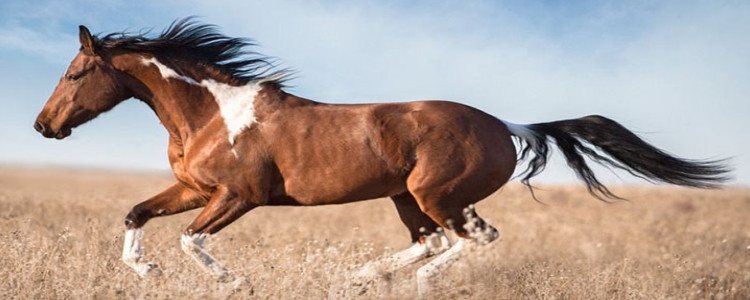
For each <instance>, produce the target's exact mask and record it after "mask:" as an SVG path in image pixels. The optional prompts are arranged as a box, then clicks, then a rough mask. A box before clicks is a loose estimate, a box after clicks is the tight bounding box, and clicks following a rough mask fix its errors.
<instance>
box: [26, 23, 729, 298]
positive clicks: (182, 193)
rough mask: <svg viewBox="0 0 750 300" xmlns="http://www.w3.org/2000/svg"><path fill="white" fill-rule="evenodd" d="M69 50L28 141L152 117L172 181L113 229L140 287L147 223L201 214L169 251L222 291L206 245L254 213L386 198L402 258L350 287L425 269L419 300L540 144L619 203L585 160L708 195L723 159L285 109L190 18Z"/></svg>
mask: <svg viewBox="0 0 750 300" xmlns="http://www.w3.org/2000/svg"><path fill="white" fill-rule="evenodd" d="M79 39H80V44H81V47H80V49H79V52H78V53H77V55H76V56H75V58H74V59H73V61H72V62H71V63H70V65H69V67H68V68H67V70H66V71H65V73H64V74H63V76H62V78H61V79H60V81H59V83H58V85H57V87H56V88H55V90H54V92H53V93H52V95H51V96H50V98H49V100H48V101H47V103H46V104H45V105H44V107H43V109H42V111H41V112H40V113H39V115H38V117H37V118H36V121H35V123H34V128H35V129H36V131H38V132H39V133H41V134H42V135H43V136H44V137H46V138H55V139H63V138H65V137H67V136H69V135H71V133H72V130H73V129H74V128H76V127H77V126H79V125H81V124H84V123H86V122H87V121H89V120H92V119H94V118H95V117H96V116H98V115H99V114H101V113H103V112H106V111H109V110H110V109H112V108H114V107H115V106H116V105H117V104H118V103H120V102H123V101H125V100H127V99H130V98H135V99H139V100H140V101H142V102H144V103H145V104H146V105H148V106H149V107H150V108H151V110H153V111H154V113H155V114H156V116H157V117H158V118H159V120H160V121H161V124H162V125H163V126H164V127H165V128H166V130H167V132H168V133H169V146H168V157H169V163H170V165H171V168H172V170H173V173H174V177H175V178H176V181H177V182H176V183H174V185H172V186H171V187H169V188H167V189H166V190H164V191H163V192H161V193H159V194H157V195H155V196H153V197H151V198H149V199H147V200H145V201H143V202H141V203H139V204H137V205H135V206H134V207H133V208H132V210H130V212H129V213H128V214H127V216H126V217H125V236H124V246H123V251H122V260H123V261H124V263H125V264H127V265H128V266H130V267H131V268H132V269H133V270H134V271H135V272H136V273H137V274H138V275H140V276H148V275H149V274H158V271H159V267H158V266H157V265H156V264H154V263H151V262H148V261H146V260H144V258H143V248H142V243H141V239H142V237H143V226H144V225H145V224H146V223H147V222H148V221H149V220H150V219H152V218H156V217H163V216H168V215H173V214H178V213H181V212H184V211H187V210H192V209H197V208H203V210H202V211H201V212H200V214H199V215H198V216H197V217H196V218H195V220H194V221H193V222H192V223H191V224H190V225H189V226H187V228H186V229H185V230H184V232H183V233H182V236H181V248H182V250H183V251H184V252H185V253H186V254H187V255H189V256H190V257H192V258H193V259H194V260H195V261H196V262H197V264H198V265H199V266H200V267H201V268H203V269H204V270H205V271H207V272H208V273H209V274H211V275H213V276H214V277H216V278H217V279H219V280H222V281H226V280H227V278H230V279H231V278H232V275H231V273H230V272H228V270H227V269H226V268H225V267H224V266H223V265H222V264H221V263H219V262H218V261H217V259H216V258H214V257H213V256H212V255H211V254H209V253H208V252H207V251H206V250H205V249H204V247H203V245H204V241H205V239H206V238H207V237H209V236H210V235H213V234H216V233H217V232H219V231H220V230H221V229H222V228H224V227H225V226H227V225H229V224H230V223H232V222H234V221H235V220H237V219H238V218H239V217H240V216H242V215H244V214H245V213H247V212H249V211H251V210H253V209H254V208H256V207H259V206H264V205H286V206H309V205H326V204H342V203H350V202H355V201H363V200H368V199H374V198H381V197H390V198H391V199H392V201H393V204H394V205H395V206H396V209H397V212H398V215H399V217H400V219H401V221H402V222H403V224H404V225H405V227H406V229H407V230H408V231H409V234H410V235H411V242H412V246H410V247H409V248H407V249H406V250H403V251H400V252H398V253H395V254H393V255H391V256H386V257H384V258H381V259H376V260H374V261H372V262H369V263H367V264H365V265H364V267H362V268H361V269H359V270H358V271H357V272H356V273H355V275H356V276H355V277H354V278H359V279H361V282H370V281H372V280H374V279H376V277H377V276H379V275H382V274H390V273H393V272H395V271H397V270H398V269H401V268H404V267H406V266H408V265H411V264H415V263H417V262H420V261H422V260H425V259H427V258H429V257H435V258H434V259H433V260H432V261H430V262H428V263H427V264H425V265H424V266H422V267H420V268H419V269H418V271H417V274H416V277H417V288H418V291H419V292H420V294H425V293H427V292H429V288H430V285H429V282H430V279H431V278H433V277H434V276H436V275H437V274H440V273H441V272H442V271H443V270H445V269H446V268H448V267H449V266H450V265H451V263H452V262H454V261H455V260H456V258H457V257H459V255H461V253H464V252H465V251H467V250H465V249H467V246H468V245H484V244H487V243H490V242H492V241H494V240H496V239H497V238H498V236H499V234H498V230H497V229H496V228H494V227H493V226H492V225H490V224H488V223H487V222H485V221H484V220H483V219H482V218H481V217H480V216H479V215H478V214H477V213H476V211H475V209H474V206H473V205H474V204H475V203H477V202H478V201H480V200H482V199H484V198H486V197H487V196H489V195H490V194H492V193H494V192H495V191H497V190H498V189H499V188H500V187H502V186H503V185H504V184H505V183H506V182H508V181H509V180H510V179H511V176H512V174H513V173H514V171H515V169H516V165H519V164H523V162H525V161H528V164H527V167H526V169H525V170H524V171H523V172H521V173H520V175H519V176H522V178H521V182H523V183H524V184H526V185H527V186H529V189H530V190H531V191H532V195H533V189H532V187H531V184H530V181H529V180H530V179H531V178H532V177H534V176H536V175H537V174H539V173H540V172H541V171H542V170H543V169H544V167H545V165H546V163H547V159H548V157H549V155H550V146H551V145H557V148H559V150H560V152H562V154H563V155H564V157H565V159H566V161H567V163H568V165H569V166H570V167H571V168H572V169H573V170H574V171H575V172H576V173H577V175H578V177H580V178H581V179H582V180H583V182H584V183H585V184H586V186H587V188H588V191H589V192H590V193H591V194H592V195H594V196H595V197H597V198H599V199H603V200H606V199H619V197H618V196H617V195H615V194H613V193H612V192H610V190H609V189H607V187H606V186H604V185H603V184H602V183H601V182H600V181H599V180H598V179H597V177H596V176H595V174H594V172H593V171H592V170H591V169H590V168H589V166H588V164H587V162H586V160H585V157H588V158H590V159H592V160H593V161H595V162H598V163H600V164H603V165H605V166H610V167H614V168H618V169H621V170H624V171H627V172H629V173H631V174H633V175H636V176H639V177H642V178H644V179H647V180H649V181H655V182H664V183H669V184H675V185H681V186H688V187H696V188H716V187H719V186H720V185H721V183H723V182H725V181H726V180H727V179H728V177H727V174H728V172H729V169H728V168H727V167H726V166H725V164H724V161H723V160H705V161H702V160H688V159H682V158H678V157H675V156H672V155H670V154H667V153H665V152H664V151H662V150H659V149H658V148H656V147H654V146H652V145H650V144H649V143H647V142H645V141H643V140H642V139H641V138H639V137H638V136H637V135H635V134H634V133H632V132H631V131H629V130H628V129H626V128H625V127H623V126H622V125H620V124H619V123H617V122H615V121H613V120H610V119H608V118H606V117H603V116H599V115H591V116H586V117H582V118H577V119H569V120H561V121H554V122H546V123H536V124H515V123H511V122H508V121H505V120H501V119H499V118H497V117H494V116H493V115H490V114H488V113H485V112H483V111H480V110H478V109H476V108H473V107H470V106H467V105H463V104H459V103H456V102H449V101H417V102H404V103H375V104H327V103H323V102H317V101H313V100H309V99H305V98H302V97H298V96H295V95H292V94H290V93H288V92H286V91H285V87H286V85H285V83H286V82H287V81H288V80H290V75H291V74H292V72H290V71H288V70H286V69H281V70H280V69H279V68H278V67H276V66H275V65H274V64H273V62H272V61H271V60H269V58H268V57H266V56H263V55H261V54H259V53H257V52H254V51H251V50H249V47H252V46H255V44H254V42H253V41H252V40H250V39H243V38H231V37H227V36H225V35H223V34H221V33H220V31H219V30H218V28H217V27H216V26H214V25H209V24H203V23H200V22H198V21H195V20H194V19H193V18H185V19H179V20H176V21H174V22H172V24H171V25H169V26H168V27H167V28H166V29H165V30H164V31H162V32H161V33H160V34H158V35H149V34H128V33H125V32H120V33H111V34H107V35H104V36H96V35H92V34H91V33H90V31H89V30H88V29H87V28H86V27H85V26H79ZM516 144H517V145H516ZM517 148H518V149H517ZM535 199H536V197H535ZM449 230H450V231H453V232H454V233H455V235H456V236H457V238H455V239H457V241H456V242H455V243H453V242H451V239H449V238H448V237H447V235H446V232H447V231H449Z"/></svg>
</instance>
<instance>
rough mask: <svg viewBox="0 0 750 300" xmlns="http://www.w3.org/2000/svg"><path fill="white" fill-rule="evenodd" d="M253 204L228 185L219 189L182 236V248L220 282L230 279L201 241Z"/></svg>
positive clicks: (246, 210) (235, 218) (252, 206)
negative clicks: (228, 187) (231, 189)
mask: <svg viewBox="0 0 750 300" xmlns="http://www.w3.org/2000/svg"><path fill="white" fill-rule="evenodd" d="M254 207H255V205H254V204H252V202H250V201H247V200H246V199H242V198H241V197H239V196H238V195H237V194H235V193H233V192H232V191H230V190H228V189H227V188H225V187H220V188H218V189H217V191H216V192H215V193H214V195H213V197H211V200H210V201H209V202H208V204H207V205H206V208H204V209H203V211H201V213H200V214H199V215H198V217H197V218H195V220H194V221H193V223H192V224H190V226H188V227H187V229H186V230H185V233H184V234H183V235H182V239H181V245H182V251H184V252H185V253H187V254H188V255H189V256H190V257H192V258H193V259H194V260H195V261H196V262H197V263H198V265H199V266H200V267H201V268H202V269H203V270H205V271H207V272H208V273H210V274H211V275H213V276H214V277H216V278H217V279H219V280H220V281H225V280H227V279H229V277H230V276H228V273H227V270H226V269H225V268H224V267H223V266H222V265H221V264H220V263H219V262H218V261H216V259H215V258H214V257H213V256H211V254H209V253H208V252H207V251H206V250H205V249H204V248H203V242H204V240H205V238H206V237H207V236H209V235H211V234H214V233H216V232H218V231H219V230H221V229H222V228H224V227H225V226H227V225H229V224H230V223H232V222H234V221H235V220H237V218H239V217H241V216H242V215H243V214H245V213H246V212H248V211H250V210H251V209H253V208H254Z"/></svg>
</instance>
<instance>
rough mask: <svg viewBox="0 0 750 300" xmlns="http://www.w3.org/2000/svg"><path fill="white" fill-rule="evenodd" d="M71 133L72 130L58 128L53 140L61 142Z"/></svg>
mask: <svg viewBox="0 0 750 300" xmlns="http://www.w3.org/2000/svg"><path fill="white" fill-rule="evenodd" d="M71 133H73V129H71V128H69V127H68V128H60V131H58V132H57V133H55V136H54V137H55V139H58V140H62V139H64V138H66V137H68V136H70V134H71Z"/></svg>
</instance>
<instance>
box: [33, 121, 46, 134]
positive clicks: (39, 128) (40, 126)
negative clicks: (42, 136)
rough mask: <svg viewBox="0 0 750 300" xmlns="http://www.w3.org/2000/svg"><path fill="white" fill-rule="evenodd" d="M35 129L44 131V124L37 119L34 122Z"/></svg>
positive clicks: (40, 131)
mask: <svg viewBox="0 0 750 300" xmlns="http://www.w3.org/2000/svg"><path fill="white" fill-rule="evenodd" d="M34 129H36V131H38V132H39V133H43V132H44V125H42V123H40V122H39V121H36V122H34Z"/></svg>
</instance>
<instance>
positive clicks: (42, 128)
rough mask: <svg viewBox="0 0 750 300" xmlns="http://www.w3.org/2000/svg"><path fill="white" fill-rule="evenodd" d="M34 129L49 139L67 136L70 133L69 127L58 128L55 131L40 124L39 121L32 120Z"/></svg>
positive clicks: (59, 138)
mask: <svg viewBox="0 0 750 300" xmlns="http://www.w3.org/2000/svg"><path fill="white" fill-rule="evenodd" d="M34 129H35V130H36V131H37V132H39V133H41V134H42V135H43V136H44V137H46V138H49V139H51V138H55V139H58V140H61V139H64V138H65V137H67V136H69V135H70V133H71V130H70V129H62V128H61V129H60V130H58V131H57V132H54V131H52V130H50V128H49V127H48V126H45V125H44V124H42V122H39V121H36V122H34Z"/></svg>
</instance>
